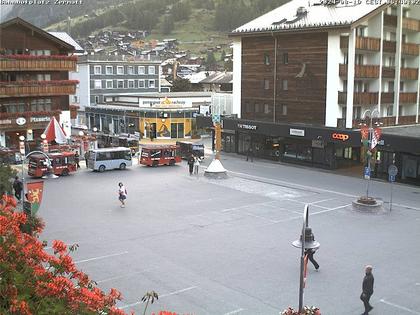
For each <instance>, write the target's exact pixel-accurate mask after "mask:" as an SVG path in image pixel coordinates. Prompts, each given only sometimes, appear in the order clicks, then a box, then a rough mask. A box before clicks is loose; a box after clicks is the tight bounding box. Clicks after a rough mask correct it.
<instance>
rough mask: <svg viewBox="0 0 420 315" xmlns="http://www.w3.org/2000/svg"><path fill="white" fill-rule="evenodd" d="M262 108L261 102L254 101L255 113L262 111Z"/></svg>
mask: <svg viewBox="0 0 420 315" xmlns="http://www.w3.org/2000/svg"><path fill="white" fill-rule="evenodd" d="M262 108H263V106H262V104H258V103H255V112H256V113H262V111H263V110H262Z"/></svg>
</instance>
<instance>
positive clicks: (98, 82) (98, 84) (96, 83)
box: [94, 80, 102, 89]
mask: <svg viewBox="0 0 420 315" xmlns="http://www.w3.org/2000/svg"><path fill="white" fill-rule="evenodd" d="M94 88H95V89H102V81H101V80H95V81H94Z"/></svg>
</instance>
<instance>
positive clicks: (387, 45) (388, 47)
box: [383, 40, 397, 54]
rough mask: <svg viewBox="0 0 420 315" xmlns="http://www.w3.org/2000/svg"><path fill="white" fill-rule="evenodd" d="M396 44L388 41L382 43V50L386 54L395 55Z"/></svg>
mask: <svg viewBox="0 0 420 315" xmlns="http://www.w3.org/2000/svg"><path fill="white" fill-rule="evenodd" d="M396 46H397V43H396V42H393V41H389V40H384V41H383V50H384V52H386V53H391V54H395V52H396Z"/></svg>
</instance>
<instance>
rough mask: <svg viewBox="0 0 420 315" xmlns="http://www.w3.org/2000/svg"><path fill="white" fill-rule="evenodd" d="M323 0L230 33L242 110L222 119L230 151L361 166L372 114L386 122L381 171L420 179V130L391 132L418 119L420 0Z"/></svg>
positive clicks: (237, 106) (294, 1)
mask: <svg viewBox="0 0 420 315" xmlns="http://www.w3.org/2000/svg"><path fill="white" fill-rule="evenodd" d="M321 3H322V1H318V0H316V1H315V0H309V1H302V0H291V1H290V2H288V3H286V4H284V5H283V6H280V7H278V8H277V9H275V10H273V11H271V12H268V13H267V14H265V15H263V16H260V17H258V18H256V19H255V20H253V21H251V22H249V23H247V24H245V25H243V26H241V27H239V28H237V29H235V30H234V31H232V32H231V34H230V36H231V38H232V39H233V54H234V59H233V111H234V113H237V114H238V118H237V119H225V120H224V125H223V127H224V132H223V144H224V150H225V151H231V152H237V153H240V154H245V153H246V152H247V151H248V149H249V147H252V148H253V152H254V155H256V156H259V157H262V158H269V159H273V160H279V161H290V162H295V163H303V164H307V165H313V166H318V167H325V168H333V169H334V168H340V167H347V166H354V165H360V166H362V165H363V163H364V162H365V161H366V159H365V157H364V153H365V152H366V150H364V149H363V148H362V144H361V135H360V123H367V124H368V125H369V123H370V119H365V118H366V117H368V118H369V117H370V116H373V118H374V119H373V123H374V124H375V123H376V124H380V125H381V126H382V128H383V136H382V140H383V141H382V142H381V143H380V145H379V146H378V147H377V148H376V151H375V157H376V161H377V162H378V163H376V164H375V172H376V173H378V174H380V173H382V174H384V176H385V175H386V170H387V168H388V166H389V165H390V164H391V163H393V162H394V163H396V164H397V166H398V167H399V168H400V174H399V178H400V179H403V180H413V181H415V182H419V183H420V139H419V138H420V131H419V132H418V135H419V137H407V136H403V135H401V137H400V138H398V139H397V138H395V136H396V135H395V132H394V131H393V133H392V135H391V134H388V133H387V126H395V125H401V124H404V125H416V124H418V123H419V87H420V86H419V82H420V77H419V63H420V58H419V44H420V6H416V5H411V6H408V5H403V6H391V5H387V4H386V5H381V4H379V5H377V4H372V3H374V2H373V1H372V2H369V1H362V2H360V4H354V5H353V3H356V2H349V3H351V5H350V4H344V2H343V1H328V3H329V4H328V5H323V4H321ZM414 127H415V126H414ZM390 128H391V127H390ZM394 129H395V128H394ZM406 161H409V163H406ZM407 165H410V167H409V168H410V169H408V168H407V167H408V166H407ZM378 176H379V175H378Z"/></svg>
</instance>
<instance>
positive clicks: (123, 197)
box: [118, 182, 127, 208]
mask: <svg viewBox="0 0 420 315" xmlns="http://www.w3.org/2000/svg"><path fill="white" fill-rule="evenodd" d="M118 187H119V189H118V200H119V201H120V202H121V208H125V200H126V199H127V189H125V186H124V185H123V183H121V182H120V183H118Z"/></svg>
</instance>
